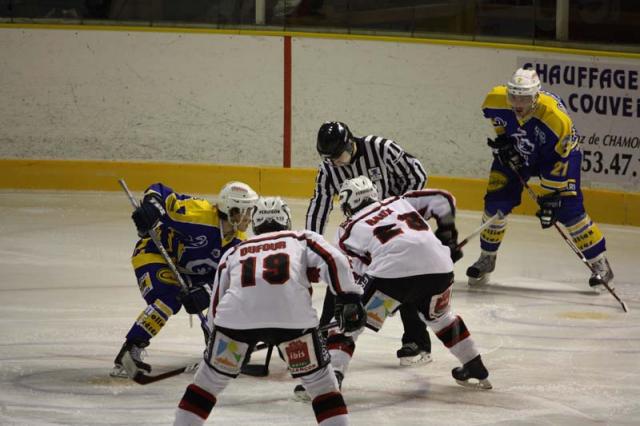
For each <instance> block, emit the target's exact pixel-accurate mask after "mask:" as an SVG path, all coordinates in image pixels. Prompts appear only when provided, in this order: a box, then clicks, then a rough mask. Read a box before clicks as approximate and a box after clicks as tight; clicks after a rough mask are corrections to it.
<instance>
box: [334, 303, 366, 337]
mask: <svg viewBox="0 0 640 426" xmlns="http://www.w3.org/2000/svg"><path fill="white" fill-rule="evenodd" d="M334 316H335V317H336V320H338V327H339V328H340V330H341V331H342V332H344V333H352V332H354V331H357V330H360V329H361V328H362V327H364V325H365V324H366V322H367V312H366V311H365V310H364V306H362V301H361V300H360V295H359V294H355V293H344V294H339V295H338V296H336V307H335V310H334Z"/></svg>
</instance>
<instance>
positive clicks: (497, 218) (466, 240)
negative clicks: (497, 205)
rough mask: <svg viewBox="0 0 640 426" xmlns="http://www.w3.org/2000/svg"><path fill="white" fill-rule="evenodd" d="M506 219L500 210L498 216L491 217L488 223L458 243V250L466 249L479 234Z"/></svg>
mask: <svg viewBox="0 0 640 426" xmlns="http://www.w3.org/2000/svg"><path fill="white" fill-rule="evenodd" d="M502 219H504V213H502V212H501V211H500V210H498V211H497V212H496V214H494V215H493V216H491V217H490V218H489V220H487V221H486V222H484V223H483V224H482V225H480V226H478V227H477V228H476V230H475V231H473V232H472V233H470V234H469V235H468V236H467V238H465V239H464V240H462V241H460V242H459V243H458V245H457V246H456V250H460V249H461V248H462V247H464V246H465V245H466V244H467V243H468V242H469V241H470V240H471V239H472V238H474V237H475V236H476V235H478V234H479V233H481V232H482V231H484V230H485V229H487V228H488V227H489V226H490V225H491V224H493V223H494V222H496V221H497V220H502Z"/></svg>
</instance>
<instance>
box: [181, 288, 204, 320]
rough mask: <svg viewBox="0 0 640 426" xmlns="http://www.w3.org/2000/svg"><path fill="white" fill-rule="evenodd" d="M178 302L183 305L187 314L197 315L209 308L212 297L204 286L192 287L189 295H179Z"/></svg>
mask: <svg viewBox="0 0 640 426" xmlns="http://www.w3.org/2000/svg"><path fill="white" fill-rule="evenodd" d="M178 302H180V303H182V306H184V309H185V311H187V313H190V314H197V313H198V312H202V311H204V310H205V309H207V308H208V307H209V304H210V303H211V295H210V294H209V292H208V291H207V289H206V288H205V287H204V286H196V287H191V288H190V289H189V291H188V292H187V293H183V292H181V293H180V294H179V295H178Z"/></svg>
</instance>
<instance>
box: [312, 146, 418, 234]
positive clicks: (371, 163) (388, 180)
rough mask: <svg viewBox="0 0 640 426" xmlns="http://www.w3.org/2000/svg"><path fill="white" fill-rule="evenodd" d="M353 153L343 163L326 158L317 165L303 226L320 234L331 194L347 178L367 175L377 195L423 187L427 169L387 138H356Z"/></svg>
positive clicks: (385, 195) (394, 193) (398, 193)
mask: <svg viewBox="0 0 640 426" xmlns="http://www.w3.org/2000/svg"><path fill="white" fill-rule="evenodd" d="M355 142H356V147H357V148H356V154H355V155H354V157H353V159H352V160H351V163H350V164H348V165H346V166H334V165H333V163H332V162H331V160H329V159H326V160H324V161H323V162H322V163H320V166H319V167H318V175H317V176H316V187H315V191H314V194H313V198H312V199H311V200H310V202H309V208H308V209H307V223H306V228H307V229H310V230H312V231H315V232H317V233H319V234H322V233H323V232H324V227H325V225H326V223H327V219H328V218H329V214H330V213H331V210H332V208H333V196H334V195H335V194H337V193H338V192H339V191H340V187H341V186H342V183H343V182H344V181H345V180H347V179H352V178H354V177H358V176H367V177H369V179H371V181H372V182H373V183H374V184H375V185H376V186H377V188H378V195H379V196H380V199H384V198H387V197H391V196H394V195H402V194H404V193H405V192H407V191H411V190H417V189H422V188H423V187H424V185H425V184H426V183H427V172H426V171H425V170H424V168H423V167H422V164H421V163H420V161H419V160H418V159H417V158H415V157H414V156H412V155H411V154H408V153H407V152H405V151H404V150H403V149H402V148H400V146H399V145H398V144H397V143H395V142H394V141H392V140H390V139H384V138H381V137H380V136H373V135H370V136H367V137H365V138H359V139H355Z"/></svg>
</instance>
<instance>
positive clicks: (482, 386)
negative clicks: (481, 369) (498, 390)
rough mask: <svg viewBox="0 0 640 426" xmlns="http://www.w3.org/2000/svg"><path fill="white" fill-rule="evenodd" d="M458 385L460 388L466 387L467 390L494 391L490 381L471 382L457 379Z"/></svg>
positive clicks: (470, 380)
mask: <svg viewBox="0 0 640 426" xmlns="http://www.w3.org/2000/svg"><path fill="white" fill-rule="evenodd" d="M456 383H457V384H459V385H460V386H464V387H465V388H470V389H479V390H489V389H493V386H492V385H491V382H489V380H487V379H484V380H478V379H469V380H458V379H456Z"/></svg>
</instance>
